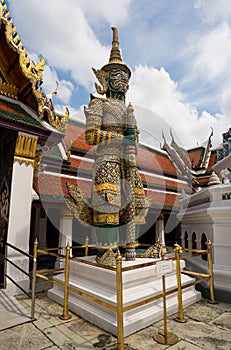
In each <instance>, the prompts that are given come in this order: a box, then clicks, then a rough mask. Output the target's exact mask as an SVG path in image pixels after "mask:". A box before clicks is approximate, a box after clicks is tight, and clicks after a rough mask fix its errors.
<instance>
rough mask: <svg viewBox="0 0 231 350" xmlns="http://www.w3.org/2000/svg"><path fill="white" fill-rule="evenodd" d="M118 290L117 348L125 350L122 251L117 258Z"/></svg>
mask: <svg viewBox="0 0 231 350" xmlns="http://www.w3.org/2000/svg"><path fill="white" fill-rule="evenodd" d="M116 289H117V346H118V350H124V324H123V283H122V256H121V255H120V251H118V255H117V258H116Z"/></svg>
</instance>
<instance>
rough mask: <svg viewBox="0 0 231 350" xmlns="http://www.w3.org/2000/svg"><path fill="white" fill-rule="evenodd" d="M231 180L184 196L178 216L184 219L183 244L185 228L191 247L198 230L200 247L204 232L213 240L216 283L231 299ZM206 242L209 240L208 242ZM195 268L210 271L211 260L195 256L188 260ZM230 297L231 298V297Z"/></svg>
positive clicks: (197, 238) (219, 289)
mask: <svg viewBox="0 0 231 350" xmlns="http://www.w3.org/2000/svg"><path fill="white" fill-rule="evenodd" d="M229 193H231V184H230V183H228V184H218V185H214V186H211V187H208V188H206V189H204V190H201V191H200V192H198V193H195V194H193V195H192V196H191V197H190V202H189V201H188V198H187V199H186V198H185V199H182V201H181V205H182V209H181V212H180V213H179V215H178V217H179V219H180V220H181V223H182V226H181V227H182V234H181V238H182V245H183V246H184V242H185V232H186V231H187V234H188V248H192V235H193V232H195V234H196V243H197V249H201V237H202V234H203V233H204V234H205V235H206V238H207V242H208V241H209V240H210V241H211V242H212V254H213V271H214V285H215V291H216V289H217V295H218V296H219V297H220V296H221V298H222V295H224V298H225V295H226V296H227V295H228V297H227V298H228V299H230V300H231V259H230V256H231V198H230V197H229V195H227V194H229ZM207 242H206V243H207ZM187 264H188V265H189V267H190V268H191V269H192V270H194V269H196V270H198V269H199V270H201V271H202V272H206V270H207V263H206V262H205V261H204V260H203V259H202V258H201V256H199V257H197V258H193V259H191V260H190V261H188V263H187ZM228 299H227V300H228ZM227 300H226V299H225V301H227Z"/></svg>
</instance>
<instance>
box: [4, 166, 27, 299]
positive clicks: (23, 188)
mask: <svg viewBox="0 0 231 350" xmlns="http://www.w3.org/2000/svg"><path fill="white" fill-rule="evenodd" d="M32 181H33V166H32V165H31V164H29V165H26V164H25V163H23V164H21V165H20V164H19V163H18V162H15V163H14V165H13V173H12V185H11V186H12V187H11V199H10V211H9V226H8V237H7V241H8V243H10V244H12V245H14V246H16V247H17V248H19V249H21V250H22V251H24V252H26V253H29V237H30V220H31V204H32ZM7 256H8V258H9V259H10V260H12V261H13V262H14V263H15V264H16V265H18V266H19V267H21V268H22V269H23V270H25V271H27V272H28V271H29V259H28V258H27V257H25V256H23V255H22V254H20V253H18V252H16V251H15V250H13V249H12V248H8V254H7ZM7 273H8V275H9V276H10V277H11V278H13V279H14V280H16V282H17V283H18V284H19V285H21V286H22V287H23V288H24V289H28V287H29V281H28V277H27V276H26V275H24V274H23V273H22V272H20V271H19V270H17V269H16V268H15V267H13V266H12V265H11V264H9V263H8V264H7ZM7 290H8V291H9V292H10V293H12V294H15V293H16V292H17V291H18V288H17V287H16V286H15V285H14V284H13V283H12V282H9V280H8V281H7Z"/></svg>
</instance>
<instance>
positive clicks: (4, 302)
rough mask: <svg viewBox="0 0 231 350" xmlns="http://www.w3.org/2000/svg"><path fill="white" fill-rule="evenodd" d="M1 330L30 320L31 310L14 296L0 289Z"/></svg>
mask: <svg viewBox="0 0 231 350" xmlns="http://www.w3.org/2000/svg"><path fill="white" fill-rule="evenodd" d="M0 315H1V318H0V330H4V329H7V328H10V327H13V326H16V325H20V324H23V323H25V322H30V321H31V317H30V311H28V309H26V308H24V306H23V305H22V304H21V303H20V302H19V301H18V300H17V299H16V298H15V297H13V296H10V295H8V294H7V293H6V292H5V291H4V290H2V289H0Z"/></svg>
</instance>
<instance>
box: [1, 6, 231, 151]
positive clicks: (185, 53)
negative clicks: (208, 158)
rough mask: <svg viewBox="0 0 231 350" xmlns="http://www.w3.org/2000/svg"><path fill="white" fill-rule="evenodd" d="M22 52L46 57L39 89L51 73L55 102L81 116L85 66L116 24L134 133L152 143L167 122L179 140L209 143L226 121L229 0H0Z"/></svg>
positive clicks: (106, 47)
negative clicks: (135, 123) (56, 90)
mask: <svg viewBox="0 0 231 350" xmlns="http://www.w3.org/2000/svg"><path fill="white" fill-rule="evenodd" d="M8 7H9V9H10V12H11V16H12V18H13V19H14V24H15V25H16V27H17V30H18V33H19V35H20V36H21V39H22V42H23V44H24V46H25V47H26V48H27V51H28V54H29V56H30V57H31V58H32V59H33V60H34V61H35V62H37V61H38V60H39V55H40V54H41V53H42V54H44V56H45V58H46V67H45V71H44V83H43V87H44V90H45V91H46V92H47V93H48V92H50V91H52V90H53V89H54V88H55V81H56V80H58V81H59V85H60V88H59V93H58V95H57V96H56V97H55V99H54V103H55V106H56V109H57V110H60V111H64V108H65V106H68V107H69V109H70V111H71V116H72V117H73V118H79V119H81V120H84V115H83V113H82V108H83V105H87V104H88V102H89V95H90V93H94V94H95V88H94V83H95V81H96V79H95V77H94V74H93V72H92V70H91V67H95V68H101V67H102V66H103V65H104V64H105V63H107V62H108V59H109V53H110V48H111V41H112V31H111V26H116V27H117V28H118V31H119V41H120V48H121V51H122V57H123V61H124V62H125V63H126V64H127V65H128V66H129V67H130V68H131V70H132V77H131V80H130V89H129V91H128V94H127V102H131V103H132V104H133V105H134V107H135V114H136V116H137V119H138V125H139V127H140V129H141V140H142V141H143V142H145V143H148V144H153V145H154V146H158V145H159V144H160V143H161V142H162V136H161V134H162V130H164V133H165V134H166V135H167V137H169V129H170V128H172V129H173V134H174V135H175V137H176V138H177V139H178V140H179V142H180V143H181V145H182V146H184V147H186V148H189V147H194V146H196V145H198V144H199V145H200V144H201V143H203V142H205V141H206V140H207V139H208V137H209V135H210V132H211V127H213V128H214V136H213V145H214V146H217V145H218V144H219V143H221V141H222V139H221V134H222V132H225V131H226V130H227V129H228V128H229V127H231V69H230V62H231V1H230V0H219V1H218V0H187V1H185V0H142V1H140V0H117V1H114V2H113V1H108V0H98V1H95V0H65V1H61V0H46V1H45V0H41V1H37V0H29V1H28V0H17V1H15V0H8Z"/></svg>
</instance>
